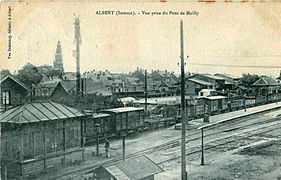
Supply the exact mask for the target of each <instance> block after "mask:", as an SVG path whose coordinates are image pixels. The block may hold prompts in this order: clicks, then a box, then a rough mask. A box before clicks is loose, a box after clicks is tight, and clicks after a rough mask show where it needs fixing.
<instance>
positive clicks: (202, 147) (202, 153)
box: [201, 128, 205, 166]
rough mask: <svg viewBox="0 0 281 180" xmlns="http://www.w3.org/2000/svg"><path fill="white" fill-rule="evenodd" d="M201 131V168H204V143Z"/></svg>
mask: <svg viewBox="0 0 281 180" xmlns="http://www.w3.org/2000/svg"><path fill="white" fill-rule="evenodd" d="M203 131H204V129H203V128H202V129H201V136H202V138H201V166H204V165H205V163H204V141H203V138H204V134H203Z"/></svg>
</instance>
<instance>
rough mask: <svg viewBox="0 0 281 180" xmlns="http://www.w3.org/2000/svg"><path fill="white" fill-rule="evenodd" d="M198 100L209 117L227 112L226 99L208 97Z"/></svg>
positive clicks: (222, 97)
mask: <svg viewBox="0 0 281 180" xmlns="http://www.w3.org/2000/svg"><path fill="white" fill-rule="evenodd" d="M200 99H202V100H203V102H204V103H205V104H206V108H207V111H208V112H209V113H210V114H211V115H212V114H217V113H220V112H224V111H226V110H227V97H225V96H208V97H203V98H200Z"/></svg>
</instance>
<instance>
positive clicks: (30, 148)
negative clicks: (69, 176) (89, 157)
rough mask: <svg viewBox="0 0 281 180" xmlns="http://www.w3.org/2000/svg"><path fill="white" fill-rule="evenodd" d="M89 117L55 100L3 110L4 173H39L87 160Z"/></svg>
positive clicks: (13, 174)
mask: <svg viewBox="0 0 281 180" xmlns="http://www.w3.org/2000/svg"><path fill="white" fill-rule="evenodd" d="M86 117H87V115H86V114H84V113H81V112H80V111H78V110H76V109H74V108H71V107H68V106H65V105H63V104H58V103H54V102H44V103H28V104H24V105H20V106H17V107H15V108H12V109H9V110H7V111H5V112H4V113H2V114H1V115H0V124H1V171H2V172H1V174H2V176H7V177H8V178H11V179H17V178H20V177H26V176H35V175H36V174H39V173H42V172H48V171H52V170H54V169H56V168H57V167H61V166H64V165H66V164H71V163H77V162H79V161H83V158H84V147H83V144H84V142H83V138H81V137H83V120H84V118H86ZM4 172H5V173H4ZM2 178H3V177H2Z"/></svg>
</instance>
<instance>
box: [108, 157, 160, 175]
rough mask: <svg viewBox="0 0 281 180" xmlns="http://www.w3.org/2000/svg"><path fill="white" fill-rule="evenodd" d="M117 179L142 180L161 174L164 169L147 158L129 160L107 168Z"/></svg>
mask: <svg viewBox="0 0 281 180" xmlns="http://www.w3.org/2000/svg"><path fill="white" fill-rule="evenodd" d="M105 169H106V170H108V171H109V172H110V173H111V174H112V175H113V176H114V177H116V178H117V179H120V180H121V179H122V180H123V179H124V180H125V179H134V180H137V179H142V178H145V177H148V176H151V175H154V174H157V173H160V172H163V169H162V168H161V167H159V166H158V165H157V164H155V163H154V162H153V161H152V160H150V159H149V158H148V157H146V156H140V157H137V158H133V159H127V160H126V161H124V162H120V163H117V164H115V165H112V166H109V167H106V168H105Z"/></svg>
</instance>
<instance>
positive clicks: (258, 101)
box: [256, 96, 267, 104]
mask: <svg viewBox="0 0 281 180" xmlns="http://www.w3.org/2000/svg"><path fill="white" fill-rule="evenodd" d="M266 102H267V97H266V96H256V104H264V103H266Z"/></svg>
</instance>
